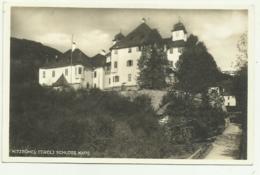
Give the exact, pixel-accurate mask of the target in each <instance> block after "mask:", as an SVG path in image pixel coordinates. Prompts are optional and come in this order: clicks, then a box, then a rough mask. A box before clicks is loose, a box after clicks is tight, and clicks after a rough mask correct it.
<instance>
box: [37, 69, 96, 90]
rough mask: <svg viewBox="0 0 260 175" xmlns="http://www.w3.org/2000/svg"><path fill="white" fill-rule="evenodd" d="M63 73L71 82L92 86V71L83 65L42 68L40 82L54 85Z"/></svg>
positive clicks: (45, 84)
mask: <svg viewBox="0 0 260 175" xmlns="http://www.w3.org/2000/svg"><path fill="white" fill-rule="evenodd" d="M62 74H63V76H64V77H65V78H66V80H67V82H68V83H69V84H80V85H81V86H82V87H90V86H91V85H92V71H91V70H90V69H87V68H85V67H84V66H82V65H73V66H64V67H55V68H40V69H39V84H40V85H42V86H52V85H53V83H55V82H56V81H57V80H58V79H59V78H60V77H61V76H62Z"/></svg>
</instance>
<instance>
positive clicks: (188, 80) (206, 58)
mask: <svg viewBox="0 0 260 175" xmlns="http://www.w3.org/2000/svg"><path fill="white" fill-rule="evenodd" d="M176 67H177V68H176V75H177V79H178V84H177V87H178V88H179V89H181V90H183V91H186V92H190V93H200V92H203V91H206V90H207V88H208V87H211V86H214V85H215V83H216V82H217V81H218V80H220V78H221V76H222V74H221V73H220V71H219V69H218V67H217V64H216V62H215V60H214V58H213V56H212V55H211V54H210V53H209V52H208V51H207V48H206V46H205V45H204V43H203V42H201V41H199V40H198V37H197V36H194V35H190V36H189V37H188V39H187V42H186V46H185V48H184V51H183V53H182V55H180V58H179V60H178V62H177V63H176Z"/></svg>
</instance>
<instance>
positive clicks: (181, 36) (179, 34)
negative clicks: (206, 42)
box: [172, 30, 187, 41]
mask: <svg viewBox="0 0 260 175" xmlns="http://www.w3.org/2000/svg"><path fill="white" fill-rule="evenodd" d="M178 40H184V41H187V34H186V33H185V32H184V31H183V30H177V31H173V32H172V41H178Z"/></svg>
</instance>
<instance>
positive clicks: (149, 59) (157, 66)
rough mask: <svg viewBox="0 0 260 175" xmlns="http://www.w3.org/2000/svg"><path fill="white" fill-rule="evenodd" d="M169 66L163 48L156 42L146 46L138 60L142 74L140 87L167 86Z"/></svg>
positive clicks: (159, 87) (154, 87) (139, 79)
mask: <svg viewBox="0 0 260 175" xmlns="http://www.w3.org/2000/svg"><path fill="white" fill-rule="evenodd" d="M167 66H168V61H167V57H166V54H165V52H164V51H163V48H160V47H159V46H157V45H156V44H154V45H152V46H146V47H144V48H143V51H142V55H141V58H140V59H139V61H138V67H139V70H140V74H139V77H138V79H137V81H138V85H139V86H140V88H146V89H162V88H164V87H166V85H167V83H166V77H167V73H166V69H167Z"/></svg>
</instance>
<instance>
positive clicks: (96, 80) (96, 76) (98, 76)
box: [93, 67, 105, 89]
mask: <svg viewBox="0 0 260 175" xmlns="http://www.w3.org/2000/svg"><path fill="white" fill-rule="evenodd" d="M104 75H105V74H104V68H103V67H98V68H96V69H94V71H93V87H94V88H99V89H104V88H105V86H104V80H105V79H104Z"/></svg>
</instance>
